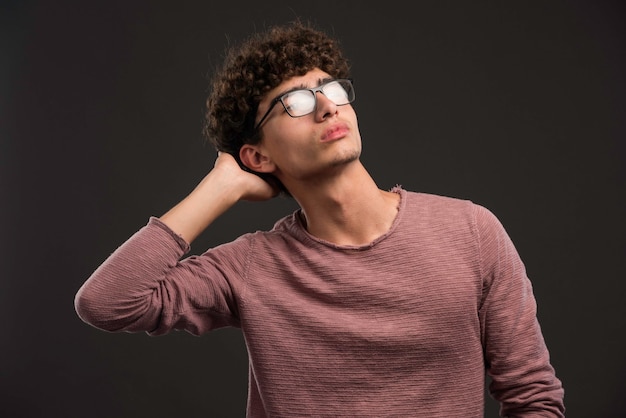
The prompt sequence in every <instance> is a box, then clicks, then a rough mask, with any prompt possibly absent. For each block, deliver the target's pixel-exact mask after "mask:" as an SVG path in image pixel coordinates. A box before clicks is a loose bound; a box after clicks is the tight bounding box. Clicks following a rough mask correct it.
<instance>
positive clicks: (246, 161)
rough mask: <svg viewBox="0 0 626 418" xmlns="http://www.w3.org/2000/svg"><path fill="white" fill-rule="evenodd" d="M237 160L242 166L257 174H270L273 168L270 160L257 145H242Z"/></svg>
mask: <svg viewBox="0 0 626 418" xmlns="http://www.w3.org/2000/svg"><path fill="white" fill-rule="evenodd" d="M239 158H240V159H241V162H242V163H243V165H245V166H246V167H248V168H249V169H250V170H252V171H256V172H257V173H271V172H272V171H274V168H275V167H274V163H273V162H272V160H271V159H270V158H269V157H268V156H267V155H266V154H265V153H264V152H263V150H262V149H261V148H260V147H259V146H258V145H250V144H243V146H242V147H241V149H240V150H239Z"/></svg>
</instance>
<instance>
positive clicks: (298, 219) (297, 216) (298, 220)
mask: <svg viewBox="0 0 626 418" xmlns="http://www.w3.org/2000/svg"><path fill="white" fill-rule="evenodd" d="M389 191H390V192H393V193H398V195H400V200H399V201H398V207H397V208H398V212H397V213H396V217H395V218H394V220H393V223H392V224H391V227H390V228H389V229H388V230H387V232H385V233H384V234H382V235H380V236H379V237H377V238H375V239H374V240H373V241H371V242H369V243H367V244H361V245H339V244H336V243H334V242H330V241H326V240H324V239H322V238H318V237H316V236H315V235H312V234H311V233H309V231H307V229H306V227H305V226H304V222H303V220H302V209H298V210H296V211H295V212H294V214H293V215H292V216H293V225H294V230H295V232H296V233H297V234H298V235H300V236H302V237H303V238H304V239H306V240H309V241H313V242H315V243H317V244H321V245H324V246H326V247H330V248H333V249H336V250H349V251H363V250H367V249H370V248H373V247H375V246H376V245H377V244H378V243H379V242H381V241H384V240H385V239H386V238H387V237H388V236H389V235H391V234H392V233H393V231H394V230H395V229H396V227H397V225H398V223H399V222H400V219H401V217H402V214H403V213H404V207H405V206H406V190H405V189H403V188H402V186H400V185H396V186H394V187H393V188H391V189H390V190H389Z"/></svg>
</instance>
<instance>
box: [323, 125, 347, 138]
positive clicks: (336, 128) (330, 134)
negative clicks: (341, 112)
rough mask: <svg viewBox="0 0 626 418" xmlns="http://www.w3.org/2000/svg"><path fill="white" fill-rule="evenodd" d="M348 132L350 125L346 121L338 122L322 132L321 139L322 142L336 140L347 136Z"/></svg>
mask: <svg viewBox="0 0 626 418" xmlns="http://www.w3.org/2000/svg"><path fill="white" fill-rule="evenodd" d="M348 132H349V129H348V125H346V124H345V123H336V124H334V125H332V126H330V127H329V128H328V129H326V130H325V131H324V133H323V134H322V138H321V141H322V142H329V141H335V140H337V139H341V138H343V137H344V136H346V135H347V134H348Z"/></svg>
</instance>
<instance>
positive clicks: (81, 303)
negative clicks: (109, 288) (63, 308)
mask: <svg viewBox="0 0 626 418" xmlns="http://www.w3.org/2000/svg"><path fill="white" fill-rule="evenodd" d="M95 296H96V295H94V294H93V293H92V292H89V291H88V289H87V288H86V287H85V286H83V287H81V288H80V290H79V291H78V292H77V293H76V296H75V297H74V309H75V311H76V314H77V315H78V317H79V318H80V319H81V320H82V321H83V322H85V323H86V324H89V325H91V326H94V327H96V328H100V329H104V330H108V329H107V328H106V321H105V320H104V309H102V304H101V303H100V302H98V299H97V298H96V297H95Z"/></svg>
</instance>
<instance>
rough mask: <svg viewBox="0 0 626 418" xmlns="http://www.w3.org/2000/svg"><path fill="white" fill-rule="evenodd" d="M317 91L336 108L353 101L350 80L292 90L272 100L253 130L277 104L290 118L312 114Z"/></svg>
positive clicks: (343, 79)
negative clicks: (281, 106) (279, 104)
mask: <svg viewBox="0 0 626 418" xmlns="http://www.w3.org/2000/svg"><path fill="white" fill-rule="evenodd" d="M318 91H319V92H321V93H322V94H323V95H324V96H326V97H327V98H328V99H329V100H330V101H332V102H333V103H334V104H336V105H337V106H343V105H347V104H348V103H352V102H353V101H354V86H353V85H352V80H350V79H347V78H341V79H337V80H330V81H327V82H325V83H323V84H321V85H320V86H317V87H315V88H312V89H298V90H293V91H290V92H287V93H285V94H283V95H281V96H278V97H277V98H275V99H274V100H272V103H271V104H270V107H269V108H268V109H267V112H265V115H263V117H262V118H261V120H260V121H259V123H257V124H256V126H255V127H254V130H255V131H256V130H257V129H259V126H261V124H262V123H263V121H264V120H265V119H266V118H267V117H268V115H269V114H270V112H271V111H272V109H273V108H274V106H276V103H278V102H280V103H281V104H282V105H283V107H284V108H285V111H286V112H287V114H288V115H289V116H291V117H292V118H299V117H300V116H305V115H308V114H310V113H313V112H314V111H315V108H316V106H317V92H318Z"/></svg>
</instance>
